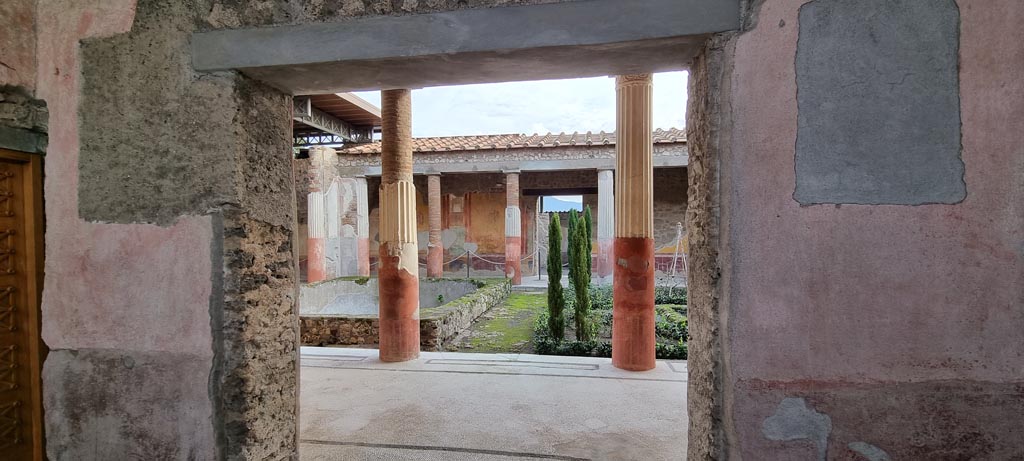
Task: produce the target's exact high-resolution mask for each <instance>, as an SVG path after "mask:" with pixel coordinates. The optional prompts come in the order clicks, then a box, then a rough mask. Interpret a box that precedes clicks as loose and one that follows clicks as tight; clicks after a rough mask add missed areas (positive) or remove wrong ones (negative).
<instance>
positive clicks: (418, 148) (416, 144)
mask: <svg viewBox="0 0 1024 461" xmlns="http://www.w3.org/2000/svg"><path fill="white" fill-rule="evenodd" d="M684 142H686V132H685V131H683V130H681V129H679V128H669V129H667V130H663V129H661V128H658V129H657V130H654V143H655V144H674V143H684ZM592 145H609V146H614V145H615V133H605V132H604V131H601V132H599V133H591V132H589V131H588V132H586V133H579V132H577V133H558V134H555V133H548V134H532V135H526V134H485V135H478V136H445V137H438V138H413V140H412V149H413V152H415V153H425V152H458V151H470V150H493V149H526V148H538V147H559V146H563V147H564V146H592ZM338 153H339V154H379V153H380V141H374V142H371V143H366V144H353V145H351V146H349V147H345V148H342V149H339V150H338Z"/></svg>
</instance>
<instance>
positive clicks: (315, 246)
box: [306, 191, 327, 283]
mask: <svg viewBox="0 0 1024 461" xmlns="http://www.w3.org/2000/svg"><path fill="white" fill-rule="evenodd" d="M306 233H307V237H306V282H309V283H314V282H321V281H323V280H325V279H326V278H327V254H326V251H325V250H326V247H327V216H326V213H325V212H324V193H323V192H320V191H315V192H310V193H309V195H307V196H306Z"/></svg>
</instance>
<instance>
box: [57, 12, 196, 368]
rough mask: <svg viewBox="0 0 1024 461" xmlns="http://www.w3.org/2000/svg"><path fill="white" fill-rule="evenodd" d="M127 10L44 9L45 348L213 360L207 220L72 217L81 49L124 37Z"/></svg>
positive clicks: (75, 196) (129, 20)
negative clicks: (168, 222) (162, 222)
mask: <svg viewBox="0 0 1024 461" xmlns="http://www.w3.org/2000/svg"><path fill="white" fill-rule="evenodd" d="M133 17H134V1H131V0H117V1H115V0H92V1H79V0H75V1H71V0H66V1H41V2H40V4H39V24H38V29H39V56H38V58H39V59H38V62H39V68H38V75H39V79H38V85H37V86H38V90H37V97H38V98H40V99H43V100H45V101H46V102H47V104H48V106H49V109H50V123H49V129H50V133H49V137H50V142H49V147H48V149H47V156H46V170H45V174H46V180H45V184H44V194H45V199H46V230H47V232H46V264H45V272H46V278H45V280H44V284H43V286H44V292H43V339H44V340H45V342H46V343H47V345H48V346H49V347H50V348H51V349H77V348H109V349H127V350H138V351H174V352H182V353H194V354H200V355H206V356H212V350H211V335H210V317H209V302H210V301H209V298H210V292H211V277H210V276H211V258H210V248H211V247H210V245H211V239H212V227H211V219H210V218H209V217H197V216H190V217H183V218H181V219H179V220H178V222H177V223H175V224H174V225H172V226H170V227H159V226H154V225H148V224H104V223H94V222H86V221H83V220H82V219H80V218H79V216H78V149H79V138H78V126H79V123H78V102H79V93H78V88H79V83H80V82H79V75H80V63H79V59H78V56H79V55H78V48H79V46H78V43H79V40H82V39H85V38H91V37H104V36H110V35H113V34H117V33H122V32H126V31H128V30H129V29H130V27H131V24H132V18H133Z"/></svg>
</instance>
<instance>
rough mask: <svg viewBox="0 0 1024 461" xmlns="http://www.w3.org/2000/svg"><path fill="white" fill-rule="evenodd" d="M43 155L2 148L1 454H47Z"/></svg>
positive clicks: (15, 460) (15, 459)
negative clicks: (41, 334)
mask: <svg viewBox="0 0 1024 461" xmlns="http://www.w3.org/2000/svg"><path fill="white" fill-rule="evenodd" d="M41 163H42V161H41V157H39V156H37V155H28V154H23V153H19V152H12V151H7V150H3V149H0V455H2V456H0V458H3V459H4V460H11V461H21V460H39V459H42V457H43V450H42V446H43V444H42V441H43V431H42V394H41V386H40V376H39V373H40V369H41V368H42V358H43V347H42V342H41V341H40V338H39V295H40V287H41V282H42V264H40V263H41V261H42V251H41V250H42V235H43V233H42V206H41V205H42V200H41V199H42V196H41V192H42V169H41Z"/></svg>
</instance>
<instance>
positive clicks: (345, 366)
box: [300, 347, 687, 461]
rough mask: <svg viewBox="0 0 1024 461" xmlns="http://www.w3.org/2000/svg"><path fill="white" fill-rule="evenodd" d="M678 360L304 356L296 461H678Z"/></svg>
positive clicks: (682, 377) (681, 371)
mask: <svg viewBox="0 0 1024 461" xmlns="http://www.w3.org/2000/svg"><path fill="white" fill-rule="evenodd" d="M686 376H687V375H686V362H682V361H673V362H672V363H669V362H666V361H659V362H658V366H657V368H655V369H654V370H651V371H648V372H642V373H635V372H627V371H622V370H619V369H617V368H614V367H612V366H611V361H610V360H609V359H604V358H590V357H557V356H539V355H528V354H470V353H451V352H424V353H422V355H421V357H420V358H419V359H417V360H414V361H411V362H405V363H398V364H395V363H382V362H380V361H379V360H378V359H377V351H376V350H372V349H340V348H314V347H303V348H302V373H301V379H302V383H301V405H302V408H301V412H300V416H301V429H300V430H301V435H300V437H301V439H302V443H301V450H302V451H301V453H302V459H303V460H309V461H313V460H317V461H319V460H360V459H366V460H370V459H373V460H377V459H402V460H406V459H409V460H434V459H438V460H463V459H465V460H492V459H493V460H509V459H523V460H534V459H556V460H603V459H609V460H611V459H614V460H632V459H637V460H681V459H685V458H686V424H687V421H686Z"/></svg>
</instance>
